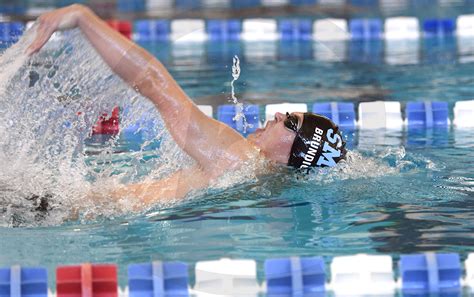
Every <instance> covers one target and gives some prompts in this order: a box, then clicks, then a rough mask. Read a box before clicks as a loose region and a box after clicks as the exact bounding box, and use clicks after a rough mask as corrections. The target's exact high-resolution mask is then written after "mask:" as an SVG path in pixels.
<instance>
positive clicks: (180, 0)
mask: <svg viewBox="0 0 474 297" xmlns="http://www.w3.org/2000/svg"><path fill="white" fill-rule="evenodd" d="M174 4H175V7H176V9H181V10H192V9H199V8H201V1H200V0H175V3H174Z"/></svg>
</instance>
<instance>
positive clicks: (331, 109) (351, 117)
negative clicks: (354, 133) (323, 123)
mask: <svg viewBox="0 0 474 297" xmlns="http://www.w3.org/2000/svg"><path fill="white" fill-rule="evenodd" d="M312 111H313V112H314V113H317V114H320V115H323V116H325V117H327V118H329V119H331V120H332V121H333V122H334V123H335V124H336V125H338V126H339V127H341V128H346V129H355V120H356V115H355V108H354V103H340V102H330V103H314V104H313V110H312Z"/></svg>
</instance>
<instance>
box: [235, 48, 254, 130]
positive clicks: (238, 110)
mask: <svg viewBox="0 0 474 297" xmlns="http://www.w3.org/2000/svg"><path fill="white" fill-rule="evenodd" d="M239 77H240V59H239V57H238V56H237V55H236V56H234V58H233V59H232V81H231V82H230V87H231V98H232V103H233V104H234V105H235V116H234V117H233V118H232V120H233V121H235V122H239V121H242V122H243V125H242V126H243V127H242V128H243V132H244V133H247V129H249V128H253V125H252V124H249V123H248V122H247V118H246V117H245V114H244V104H243V103H242V102H239V100H238V99H237V96H236V95H235V86H234V83H235V82H236V81H237V80H238V79H239Z"/></svg>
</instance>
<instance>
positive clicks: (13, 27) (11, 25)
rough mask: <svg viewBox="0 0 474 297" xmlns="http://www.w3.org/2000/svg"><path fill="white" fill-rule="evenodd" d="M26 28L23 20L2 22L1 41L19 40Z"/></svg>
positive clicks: (0, 27) (0, 28)
mask: <svg viewBox="0 0 474 297" xmlns="http://www.w3.org/2000/svg"><path fill="white" fill-rule="evenodd" d="M24 30H25V25H24V24H23V23H21V22H0V42H5V43H12V42H17V41H18V39H19V38H20V36H21V35H22V34H23V31H24Z"/></svg>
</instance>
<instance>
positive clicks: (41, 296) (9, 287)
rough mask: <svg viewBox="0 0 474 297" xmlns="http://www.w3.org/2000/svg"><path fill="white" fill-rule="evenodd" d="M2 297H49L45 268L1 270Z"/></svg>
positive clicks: (0, 293) (0, 286) (16, 267)
mask: <svg viewBox="0 0 474 297" xmlns="http://www.w3.org/2000/svg"><path fill="white" fill-rule="evenodd" d="M0 296H2V297H7V296H8V297H10V296H11V297H47V296H48V273H47V271H46V269H45V268H22V267H20V266H13V267H11V268H0Z"/></svg>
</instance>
